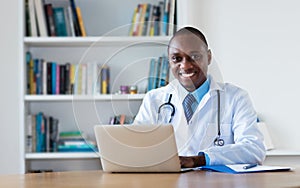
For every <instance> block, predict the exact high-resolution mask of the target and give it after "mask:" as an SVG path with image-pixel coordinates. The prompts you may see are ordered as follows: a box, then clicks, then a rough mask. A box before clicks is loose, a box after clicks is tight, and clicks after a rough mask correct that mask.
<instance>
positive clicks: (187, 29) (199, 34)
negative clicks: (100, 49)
mask: <svg viewBox="0 0 300 188" xmlns="http://www.w3.org/2000/svg"><path fill="white" fill-rule="evenodd" d="M189 33H192V34H194V35H196V36H197V37H198V38H199V39H201V40H202V41H203V42H204V43H205V44H206V46H208V43H207V40H206V38H205V36H204V34H203V33H202V32H201V31H200V30H198V29H196V28H194V27H190V26H187V27H183V28H181V29H179V30H178V31H176V32H175V33H174V35H173V37H172V38H171V40H170V42H171V41H172V40H173V38H174V37H176V36H178V35H182V34H189Z"/></svg>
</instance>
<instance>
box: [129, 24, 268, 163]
mask: <svg viewBox="0 0 300 188" xmlns="http://www.w3.org/2000/svg"><path fill="white" fill-rule="evenodd" d="M168 58H169V64H170V69H171V71H172V73H173V75H174V77H175V78H176V79H175V80H174V81H172V82H170V83H169V84H168V85H167V86H165V87H162V88H158V89H154V90H151V91H149V92H148V93H147V94H146V96H145V98H144V100H143V103H142V105H141V107H140V110H139V112H138V114H137V116H136V118H135V122H134V123H135V124H150V123H152V124H156V123H162V124H163V123H171V124H172V125H173V127H174V130H175V137H176V142H177V147H178V152H179V155H180V162H181V166H182V167H197V166H202V165H225V164H240V163H262V161H263V160H264V158H265V148H264V145H263V136H262V134H261V133H260V131H259V130H258V128H257V123H256V120H257V115H256V112H255V110H254V108H253V106H252V103H251V101H250V98H249V96H248V94H247V93H246V92H245V91H244V90H242V89H241V88H238V87H236V86H233V85H232V84H224V83H217V82H215V81H214V79H213V77H212V76H211V75H208V66H209V64H210V63H211V59H212V54H211V51H210V50H209V49H208V44H207V41H206V39H205V36H204V35H203V34H202V33H201V32H200V31H199V30H197V29H196V28H193V27H185V28H182V29H180V30H179V31H177V32H176V33H175V34H174V36H173V37H172V38H171V40H170V42H169V46H168ZM188 94H191V95H188ZM186 96H188V97H186ZM168 101H170V103H171V105H170V103H168ZM165 103H166V104H165ZM163 104H165V105H163ZM172 106H173V107H172ZM173 108H174V109H173ZM162 111H165V112H162ZM166 111H169V113H167V112H166ZM172 112H174V116H172V115H171V113H172Z"/></svg>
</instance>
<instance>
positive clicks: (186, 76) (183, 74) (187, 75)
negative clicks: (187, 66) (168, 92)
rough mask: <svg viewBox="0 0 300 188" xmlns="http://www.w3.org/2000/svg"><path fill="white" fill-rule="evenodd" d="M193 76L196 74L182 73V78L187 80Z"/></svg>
mask: <svg viewBox="0 0 300 188" xmlns="http://www.w3.org/2000/svg"><path fill="white" fill-rule="evenodd" d="M193 75H194V73H189V74H187V73H181V76H182V77H185V78H189V77H191V76H193Z"/></svg>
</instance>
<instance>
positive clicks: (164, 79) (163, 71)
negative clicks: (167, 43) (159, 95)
mask: <svg viewBox="0 0 300 188" xmlns="http://www.w3.org/2000/svg"><path fill="white" fill-rule="evenodd" d="M159 61H160V62H161V68H160V75H159V82H158V86H157V87H162V86H166V85H167V84H168V83H169V62H168V59H167V57H166V56H162V57H159Z"/></svg>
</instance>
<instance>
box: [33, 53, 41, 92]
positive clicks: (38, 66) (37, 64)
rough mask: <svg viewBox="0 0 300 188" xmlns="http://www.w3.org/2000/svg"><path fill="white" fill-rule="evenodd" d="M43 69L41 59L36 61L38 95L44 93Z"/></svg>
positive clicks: (35, 73)
mask: <svg viewBox="0 0 300 188" xmlns="http://www.w3.org/2000/svg"><path fill="white" fill-rule="evenodd" d="M41 73H42V68H41V62H40V60H39V59H34V75H35V87H36V93H35V94H41V93H42V76H41Z"/></svg>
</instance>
